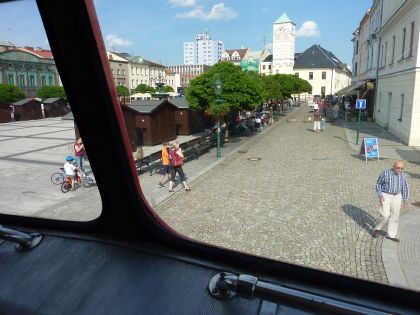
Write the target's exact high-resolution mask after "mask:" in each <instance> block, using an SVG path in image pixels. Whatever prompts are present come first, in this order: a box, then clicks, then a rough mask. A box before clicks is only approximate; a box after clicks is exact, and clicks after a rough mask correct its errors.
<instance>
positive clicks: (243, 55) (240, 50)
mask: <svg viewBox="0 0 420 315" xmlns="http://www.w3.org/2000/svg"><path fill="white" fill-rule="evenodd" d="M235 51H237V52H238V54H239V57H240V58H241V59H242V58H243V57H245V54H246V52H247V51H248V48H241V49H226V50H225V52H227V53H228V54H229V56H230V57H232V54H233V53H234V52H235Z"/></svg>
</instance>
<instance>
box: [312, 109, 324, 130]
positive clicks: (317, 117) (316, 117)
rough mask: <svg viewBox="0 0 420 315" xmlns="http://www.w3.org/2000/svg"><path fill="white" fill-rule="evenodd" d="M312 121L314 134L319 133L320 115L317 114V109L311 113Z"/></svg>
mask: <svg viewBox="0 0 420 315" xmlns="http://www.w3.org/2000/svg"><path fill="white" fill-rule="evenodd" d="M313 119H314V132H319V131H320V130H321V119H322V117H321V114H320V113H319V111H318V109H315V111H314V113H313Z"/></svg>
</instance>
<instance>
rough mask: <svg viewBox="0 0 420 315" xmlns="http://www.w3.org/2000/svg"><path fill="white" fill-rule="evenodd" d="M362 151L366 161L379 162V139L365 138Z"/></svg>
mask: <svg viewBox="0 0 420 315" xmlns="http://www.w3.org/2000/svg"><path fill="white" fill-rule="evenodd" d="M362 150H363V151H364V152H363V153H364V154H365V159H366V161H367V159H378V161H379V144H378V138H363V143H362Z"/></svg>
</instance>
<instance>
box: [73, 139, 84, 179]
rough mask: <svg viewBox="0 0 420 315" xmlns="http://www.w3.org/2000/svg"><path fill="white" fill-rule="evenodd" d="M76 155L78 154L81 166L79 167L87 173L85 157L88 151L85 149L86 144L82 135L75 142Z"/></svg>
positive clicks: (77, 157)
mask: <svg viewBox="0 0 420 315" xmlns="http://www.w3.org/2000/svg"><path fill="white" fill-rule="evenodd" d="M74 155H75V156H76V161H77V164H78V166H79V169H80V170H81V171H82V172H83V173H86V172H85V167H84V159H85V155H86V151H85V145H84V144H83V141H82V138H81V137H77V138H76V142H75V143H74Z"/></svg>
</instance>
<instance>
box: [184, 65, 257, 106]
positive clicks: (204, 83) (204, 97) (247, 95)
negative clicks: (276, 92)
mask: <svg viewBox="0 0 420 315" xmlns="http://www.w3.org/2000/svg"><path fill="white" fill-rule="evenodd" d="M217 76H218V77H219V78H220V80H221V82H222V93H221V95H220V99H221V100H223V102H222V104H221V105H220V108H218V106H217V103H216V99H217V96H216V93H215V80H216V77H217ZM263 92H264V89H263V85H262V82H261V80H260V79H258V80H255V77H254V76H253V75H252V74H248V73H245V72H243V71H242V70H241V68H240V67H238V66H236V65H233V64H231V63H229V62H220V63H217V64H215V65H214V66H212V67H211V68H210V70H209V71H207V72H205V73H203V74H201V75H200V76H198V77H197V78H195V79H193V80H191V82H190V86H189V88H187V90H186V93H185V96H186V98H187V101H188V103H189V106H190V108H191V109H193V110H203V111H207V112H209V113H211V114H218V113H229V112H230V111H231V110H235V109H236V110H240V109H253V108H255V107H256V106H257V105H258V104H260V103H261V102H262V101H263V97H264V95H263Z"/></svg>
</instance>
